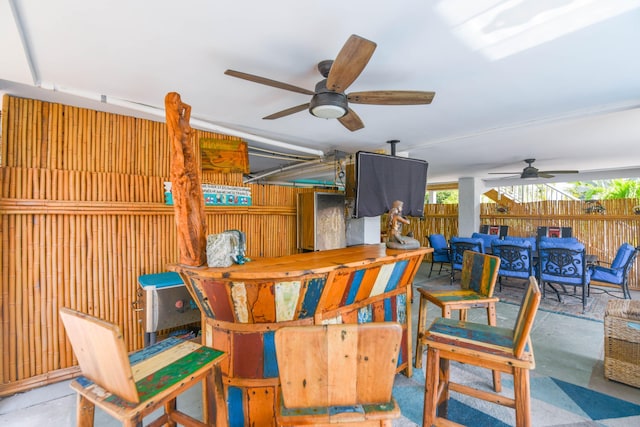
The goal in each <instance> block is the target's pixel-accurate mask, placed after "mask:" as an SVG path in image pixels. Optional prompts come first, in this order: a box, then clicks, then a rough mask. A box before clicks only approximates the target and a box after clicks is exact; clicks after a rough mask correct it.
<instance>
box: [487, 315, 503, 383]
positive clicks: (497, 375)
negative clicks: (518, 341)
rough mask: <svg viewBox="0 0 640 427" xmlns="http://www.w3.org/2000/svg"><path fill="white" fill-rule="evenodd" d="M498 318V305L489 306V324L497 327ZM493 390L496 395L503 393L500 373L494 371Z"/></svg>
mask: <svg viewBox="0 0 640 427" xmlns="http://www.w3.org/2000/svg"><path fill="white" fill-rule="evenodd" d="M497 319H498V316H497V314H496V305H495V304H488V305H487V323H489V325H491V326H496V324H497ZM493 389H494V390H495V392H496V393H500V392H501V391H502V380H501V379H500V371H493Z"/></svg>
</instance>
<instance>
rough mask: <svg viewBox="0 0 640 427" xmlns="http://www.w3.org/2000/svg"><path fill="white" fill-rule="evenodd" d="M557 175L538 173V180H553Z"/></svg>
mask: <svg viewBox="0 0 640 427" xmlns="http://www.w3.org/2000/svg"><path fill="white" fill-rule="evenodd" d="M554 176H555V175H551V174H550V173H549V172H538V178H553V177H554Z"/></svg>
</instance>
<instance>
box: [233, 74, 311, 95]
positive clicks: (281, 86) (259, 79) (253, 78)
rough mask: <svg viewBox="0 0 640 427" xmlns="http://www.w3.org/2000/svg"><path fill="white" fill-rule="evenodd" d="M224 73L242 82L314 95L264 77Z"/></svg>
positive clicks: (305, 90) (303, 89) (308, 91)
mask: <svg viewBox="0 0 640 427" xmlns="http://www.w3.org/2000/svg"><path fill="white" fill-rule="evenodd" d="M224 73H225V74H226V75H228V76H232V77H237V78H239V79H244V80H249V81H251V82H254V83H260V84H263V85H267V86H273V87H277V88H278V89H284V90H290V91H292V92H298V93H302V94H305V95H314V94H315V92H312V91H310V90H307V89H305V88H302V87H298V86H294V85H290V84H288V83H282V82H279V81H276V80H271V79H268V78H266V77H260V76H255V75H253V74H248V73H243V72H241V71H235V70H226V71H225V72H224Z"/></svg>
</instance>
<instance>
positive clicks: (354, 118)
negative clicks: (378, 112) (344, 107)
mask: <svg viewBox="0 0 640 427" xmlns="http://www.w3.org/2000/svg"><path fill="white" fill-rule="evenodd" d="M338 121H340V123H342V125H343V126H344V127H346V128H347V129H349V130H350V131H351V132H353V131H356V130H358V129H362V128H363V127H364V123H362V120H361V119H360V117H358V115H357V114H356V112H355V111H353V110H352V109H351V108H349V112H348V113H347V114H345V115H344V116H342V117H340V118H339V119H338Z"/></svg>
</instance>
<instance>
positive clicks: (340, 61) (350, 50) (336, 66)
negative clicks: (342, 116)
mask: <svg viewBox="0 0 640 427" xmlns="http://www.w3.org/2000/svg"><path fill="white" fill-rule="evenodd" d="M375 49H376V44H375V43H374V42H372V41H370V40H367V39H365V38H362V37H360V36H357V35H355V34H352V35H351V36H350V37H349V39H348V40H347V42H346V43H345V44H344V46H342V49H340V52H339V53H338V56H336V59H335V60H334V61H333V65H331V70H330V71H329V75H328V76H327V88H328V89H329V90H333V91H336V92H344V91H345V90H346V89H347V87H349V85H351V83H353V82H354V80H355V79H356V78H358V76H359V75H360V73H361V72H362V70H364V67H365V66H366V65H367V63H368V62H369V59H371V55H373V51H374V50H375Z"/></svg>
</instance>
